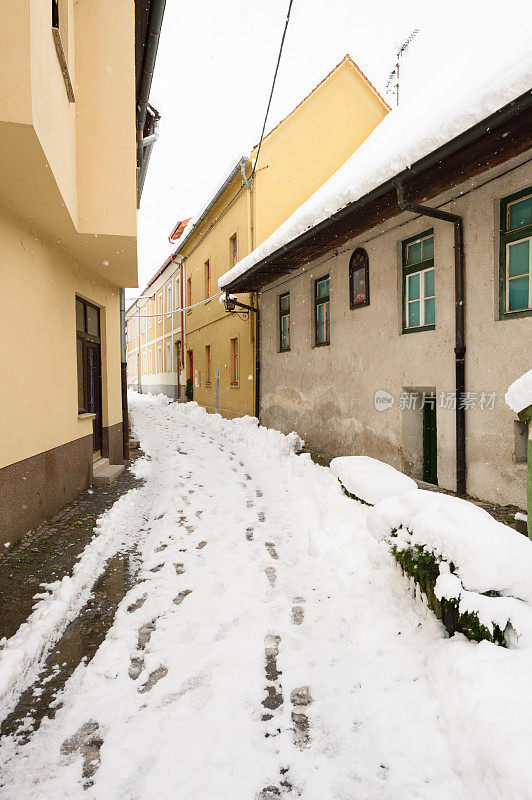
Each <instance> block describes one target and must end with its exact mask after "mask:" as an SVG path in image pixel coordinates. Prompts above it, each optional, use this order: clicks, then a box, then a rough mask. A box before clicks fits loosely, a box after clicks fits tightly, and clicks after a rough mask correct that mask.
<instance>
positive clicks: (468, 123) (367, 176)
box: [218, 50, 532, 288]
mask: <svg viewBox="0 0 532 800" xmlns="http://www.w3.org/2000/svg"><path fill="white" fill-rule="evenodd" d="M502 56H503V57H504V58H505V59H507V58H508V52H507V51H505V50H502ZM499 57H500V55H499ZM531 70H532V55H530V54H529V55H528V56H525V57H524V58H522V59H521V60H520V61H518V62H517V63H514V64H512V65H511V66H508V65H507V64H506V65H503V66H502V68H501V63H500V62H499V60H498V59H496V58H493V59H492V61H491V63H489V62H487V63H486V70H485V73H484V82H483V83H481V84H480V85H475V86H474V87H471V86H469V87H468V90H466V91H465V92H463V93H462V94H461V95H460V94H458V96H457V95H456V94H455V92H458V91H459V89H460V86H458V85H456V84H454V85H453V90H454V92H453V93H452V94H449V95H447V96H445V97H443V98H442V97H441V96H440V93H435V95H434V100H435V101H436V102H434V103H433V104H432V105H431V106H430V108H428V107H427V102H426V101H427V100H430V98H428V97H427V96H425V97H424V98H423V102H419V101H417V102H412V103H405V104H404V105H401V106H400V107H399V108H396V109H393V110H392V111H391V112H390V113H389V114H388V115H387V116H386V117H385V118H384V119H383V121H382V122H381V123H380V124H379V125H378V126H377V128H375V130H374V131H373V132H372V133H371V134H370V136H369V137H368V138H367V139H366V141H365V142H364V143H363V144H362V145H361V146H360V147H359V148H358V149H357V150H355V152H354V153H353V155H352V156H351V157H350V158H349V159H348V160H347V161H346V162H345V164H343V165H342V166H341V167H340V168H339V169H338V170H337V171H336V172H335V173H334V175H332V176H331V177H330V178H329V180H328V181H326V182H325V183H324V184H323V185H322V186H320V188H319V189H318V190H317V191H316V192H314V194H313V195H311V196H310V197H309V199H308V200H307V201H306V202H305V203H303V204H302V205H301V206H300V207H299V208H298V209H297V210H296V211H295V212H294V213H293V214H292V215H291V216H290V217H289V218H288V219H287V220H286V221H285V222H284V223H283V224H282V225H281V226H280V227H279V228H277V230H275V231H274V232H273V233H272V235H271V236H270V237H269V238H268V239H266V240H265V241H264V242H263V243H262V244H260V245H259V246H258V247H257V248H255V250H254V251H253V252H252V253H250V254H249V255H248V256H246V257H245V258H243V259H242V260H241V261H239V262H238V263H237V264H236V265H235V266H234V267H233V268H232V269H230V270H229V271H228V272H226V273H225V275H222V277H221V278H220V279H219V281H218V285H219V286H220V288H223V287H225V286H227V285H228V284H230V283H231V282H232V281H234V280H235V279H236V278H239V277H240V276H241V275H243V274H244V273H245V272H246V271H247V270H248V269H250V268H251V267H252V266H254V265H255V264H257V263H258V262H259V261H262V259H264V258H266V257H267V256H269V255H271V254H272V253H274V252H275V251H276V250H278V249H279V248H280V247H283V246H284V245H286V244H288V243H289V242H291V241H293V240H294V239H296V238H297V237H298V236H300V235H301V234H303V233H304V232H305V231H307V230H308V229H309V228H313V227H314V226H315V225H317V224H318V223H320V222H322V221H323V220H325V219H328V218H329V217H330V216H332V214H334V213H335V212H337V211H339V210H340V209H342V208H344V207H345V206H347V205H349V203H353V202H355V201H356V200H359V199H360V198H362V197H364V196H365V195H366V194H368V193H369V192H370V191H372V190H373V189H375V188H377V187H378V186H380V185H381V184H383V183H385V182H386V181H388V180H390V179H392V178H394V177H395V176H396V175H398V174H399V173H400V172H403V170H405V169H408V168H409V167H411V166H412V164H413V163H415V162H416V161H418V160H419V159H421V158H423V157H424V156H427V155H428V154H429V153H432V152H433V151H434V150H436V149H437V148H438V147H441V146H442V145H444V144H445V143H446V142H448V141H450V140H451V139H454V138H455V137H456V136H459V135H460V134H461V133H463V132H464V131H466V130H468V128H471V127H472V126H473V125H475V124H477V123H478V122H481V121H482V120H483V119H485V118H486V117H488V116H489V115H490V114H493V113H494V112H495V111H497V110H498V109H499V108H502V107H503V106H505V105H506V104H507V103H509V102H511V101H512V100H514V99H515V98H516V97H519V95H521V94H523V93H524V92H526V91H528V90H529V89H530V74H531ZM463 77H465V76H463ZM466 85H467V84H466ZM462 91H463V90H462ZM416 100H417V99H416Z"/></svg>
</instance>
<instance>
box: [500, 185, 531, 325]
mask: <svg viewBox="0 0 532 800" xmlns="http://www.w3.org/2000/svg"><path fill="white" fill-rule="evenodd" d="M515 202H516V203H518V202H519V201H518V200H515ZM510 205H512V204H510ZM517 230H519V228H517ZM521 242H528V307H527V308H514V309H512V310H510V281H511V280H512V281H513V280H514V279H515V278H525V277H526V272H523V273H522V274H521V275H512V277H511V278H510V247H513V246H514V244H520V243H521ZM505 278H506V311H507V313H509V314H516V313H518V312H519V311H530V310H531V309H532V305H531V303H532V236H523V238H522V239H517V241H515V242H508V244H507V245H506V275H505Z"/></svg>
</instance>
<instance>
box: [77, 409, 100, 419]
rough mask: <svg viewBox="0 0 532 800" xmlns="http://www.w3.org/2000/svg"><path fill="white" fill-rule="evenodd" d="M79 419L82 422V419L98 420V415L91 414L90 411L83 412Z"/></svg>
mask: <svg viewBox="0 0 532 800" xmlns="http://www.w3.org/2000/svg"><path fill="white" fill-rule="evenodd" d="M78 419H79V420H82V419H91V420H92V419H96V414H91V413H90V412H88V411H83V412H82V413H81V414H78Z"/></svg>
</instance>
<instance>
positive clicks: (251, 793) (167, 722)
mask: <svg viewBox="0 0 532 800" xmlns="http://www.w3.org/2000/svg"><path fill="white" fill-rule="evenodd" d="M131 413H132V418H133V423H134V430H135V432H136V434H137V435H138V437H139V439H140V442H141V446H142V449H143V450H144V452H145V453H146V457H144V458H140V459H139V460H138V461H137V463H136V465H135V471H136V474H137V477H139V478H144V483H143V485H142V486H140V487H139V488H134V489H132V490H131V491H130V492H129V493H128V494H127V495H125V496H124V497H123V498H122V499H121V500H120V501H118V503H117V504H116V505H115V507H114V509H111V511H110V512H107V515H108V519H109V520H110V521H111V524H112V525H113V526H115V527H116V526H117V525H118V521H119V527H120V530H121V534H120V537H119V538H118V539H116V549H117V550H118V549H120V548H122V549H124V548H125V549H127V550H129V551H130V552H132V551H133V550H135V552H136V558H137V560H138V564H139V565H140V566H138V568H137V571H136V577H135V581H134V585H133V586H132V588H130V589H129V591H128V592H127V594H126V595H125V597H124V598H123V600H122V601H121V602H120V604H119V605H118V608H117V611H116V614H115V616H114V620H113V622H112V625H111V627H110V628H109V630H108V633H107V635H106V637H105V639H104V640H103V642H102V644H101V645H100V647H99V648H98V650H97V652H96V653H95V655H94V657H93V658H92V660H90V661H88V660H86V659H85V660H82V661H81V662H80V664H79V666H78V667H77V669H76V670H75V671H74V673H73V674H72V676H71V677H70V678H69V679H68V681H67V682H66V684H65V687H64V689H63V690H62V692H60V694H59V695H58V697H57V698H56V700H55V704H56V708H55V716H54V718H53V719H52V718H50V719H47V718H46V717H45V718H44V719H43V720H42V722H41V724H40V726H39V727H38V729H36V730H35V731H34V732H32V721H31V720H26V727H25V735H24V737H21V736H20V735H10V736H5V737H4V738H3V740H2V741H1V744H0V774H1V775H2V778H1V779H0V797H1V798H2V799H3V800H14V799H15V798H17V800H20V798H24V800H48V799H50V800H52V798H53V800H60V798H69V800H74V798H81V797H83V798H95V799H96V798H97V800H119V798H124V800H151V799H152V798H153V800H156V799H157V800H167V799H168V800H169V799H170V798H179V799H182V800H214V798H223V799H224V800H225V798H228V799H229V798H230V799H231V800H240V799H241V800H252V799H253V798H259V799H260V800H273V799H274V798H277V797H286V798H291V797H294V798H296V797H301V798H305V800H329V798H330V800H355V799H360V800H373V798H379V800H392V799H393V800H399V799H400V800H407V799H408V798H426V799H427V800H466V798H467V799H468V800H474V798H477V797H479V798H480V797H481V796H483V797H490V798H491V797H501V798H502V797H508V798H510V797H517V795H516V794H511V786H510V784H504V783H499V784H498V783H497V780H498V777H497V766H496V764H494V763H493V762H489V764H488V758H487V757H486V759H485V760H484V754H483V739H482V736H479V741H478V742H476V743H473V744H471V742H469V743H468V742H466V739H469V737H468V735H467V731H466V730H464V729H462V728H461V727H460V726H461V722H460V719H459V717H458V716H456V717H455V718H454V720H453V718H452V714H453V711H452V710H451V712H449V714H447V716H446V708H447V706H448V703H449V700H450V696H451V694H452V691H453V688H452V687H451V686H450V684H449V696H445V694H442V693H441V687H442V686H443V687H444V689H446V687H447V684H446V683H445V682H444V681H443V679H441V675H440V673H439V672H438V665H440V667H441V669H442V670H445V669H446V667H445V658H446V657H449V656H448V655H447V656H446V655H445V654H444V652H443V648H444V646H446V647H447V651H448V650H449V648H450V641H451V640H448V639H446V638H445V636H444V632H443V628H442V627H441V626H440V624H439V622H438V621H437V620H436V619H435V617H434V616H433V615H432V614H431V612H429V611H428V610H427V609H426V608H425V606H424V605H423V604H422V603H421V602H420V601H419V600H418V599H415V598H414V597H413V596H412V593H411V591H410V589H409V586H408V583H407V581H406V579H405V578H403V576H402V575H400V573H399V571H398V570H397V568H396V567H394V566H393V565H392V563H391V560H390V558H389V556H388V555H387V553H386V552H385V551H384V549H383V548H382V547H380V546H379V545H377V543H376V542H375V541H374V540H372V539H371V537H370V536H369V534H368V533H367V531H366V530H365V527H364V516H365V513H366V512H365V511H364V509H363V507H362V506H361V505H360V504H358V503H356V502H354V501H352V500H350V499H348V498H347V497H345V496H344V495H343V493H342V492H341V489H340V486H339V484H338V482H337V480H336V479H335V478H334V477H333V476H332V474H331V473H330V471H329V470H328V469H326V468H323V467H320V466H318V465H316V464H313V463H312V462H311V460H310V457H309V456H307V455H302V456H296V455H295V454H294V453H293V444H294V442H293V441H292V440H291V439H290V438H289V437H284V436H282V435H281V434H279V433H277V432H275V431H268V430H265V429H257V428H256V427H255V426H254V425H253V423H252V422H250V421H248V420H245V419H244V420H237V421H235V422H227V421H225V420H222V419H221V418H220V417H217V416H214V415H212V416H207V415H206V414H205V412H204V411H203V410H202V409H198V408H197V407H196V406H195V405H186V406H183V405H179V404H174V403H168V402H167V400H166V399H165V398H162V396H161V397H159V398H153V397H149V396H148V397H146V396H142V397H139V396H138V395H132V396H131ZM117 507H119V512H117V510H116V509H117ZM113 513H114V516H109V515H113ZM102 530H103V531H105V527H103V528H102ZM101 535H102V536H104V533H102V534H101ZM112 555H114V554H113V553H111V552H109V549H107V550H105V548H103V547H102V550H101V560H100V562H97V561H96V560H94V561H93V562H92V564H93V571H92V577H91V580H92V581H93V582H94V580H95V579H96V577H97V575H98V574H100V573H101V572H102V570H103V566H104V564H105V561H106V559H108V558H109V557H111V556H112ZM82 563H83V556H82V559H81V562H80V564H82ZM53 602H58V601H53ZM52 604H53V603H52ZM52 611H53V609H51V608H50V614H51V612H52ZM49 616H50V615H49V614H48V615H44V619H47V618H49ZM52 616H53V614H52ZM41 623H42V620H41ZM30 629H31V625H30ZM30 633H31V630H30V631H28V632H27V635H28V636H29V635H30ZM455 639H456V641H455V642H454V649H453V652H454V650H456V653H457V654H458V658H460V657H462V658H465V656H466V651H467V654H468V656H469V655H470V654H471V653H472V652H475V653H478V656H475V657H478V659H479V660H483V661H485V662H486V663H487V662H489V661H490V659H492V658H499V655H497V656H493V655H491V654H492V653H493V652H494V651H497V650H498V651H499V653H500V658H503V655H504V653H503V652H502V651H501V649H500V648H496V647H495V646H492V645H489V646H487V647H485V648H484V647H483V646H482V645H475V644H474V643H471V642H465V640H463V639H462V640H461V641H459V639H460V637H455ZM484 644H486V643H484ZM460 648H464V650H463V651H462V650H460ZM439 675H440V680H439V679H438V676H439ZM35 676H36V673H35ZM39 680H40V683H41V684H44V683H46V680H47V678H46V676H45V675H43V674H41V676H40V679H39ZM438 680H439V683H438ZM456 680H458V679H457V678H456V676H455V681H456ZM470 680H471V675H470ZM36 685H39V684H38V682H37V683H36ZM438 685H439V687H440V691H438V690H437V687H438ZM454 688H455V689H457V688H458V692H459V687H457V685H456V683H455V687H454ZM472 722H473V723H474V720H472ZM486 735H488V734H486ZM471 747H476V750H475V758H476V762H477V769H476V771H475V772H471V771H468V773H467V774H465V773H466V771H467V770H468V767H467V764H468V761H467V758H468V756H467V752H468V748H469V749H470V748H471ZM504 787H506V788H507V789H508V791H509V792H510V793H509V794H504V791H505V789H504Z"/></svg>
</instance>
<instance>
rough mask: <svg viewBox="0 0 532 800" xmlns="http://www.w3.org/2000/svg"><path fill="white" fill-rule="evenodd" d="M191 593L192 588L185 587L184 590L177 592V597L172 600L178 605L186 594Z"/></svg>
mask: <svg viewBox="0 0 532 800" xmlns="http://www.w3.org/2000/svg"><path fill="white" fill-rule="evenodd" d="M191 593H192V589H185V590H184V591H182V592H179V594H178V595H177V597H174V599H173V602H174V603H175V605H176V606H180V605H181V603H182V602H183V600H184V599H185V597H187V595H189V594H191Z"/></svg>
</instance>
